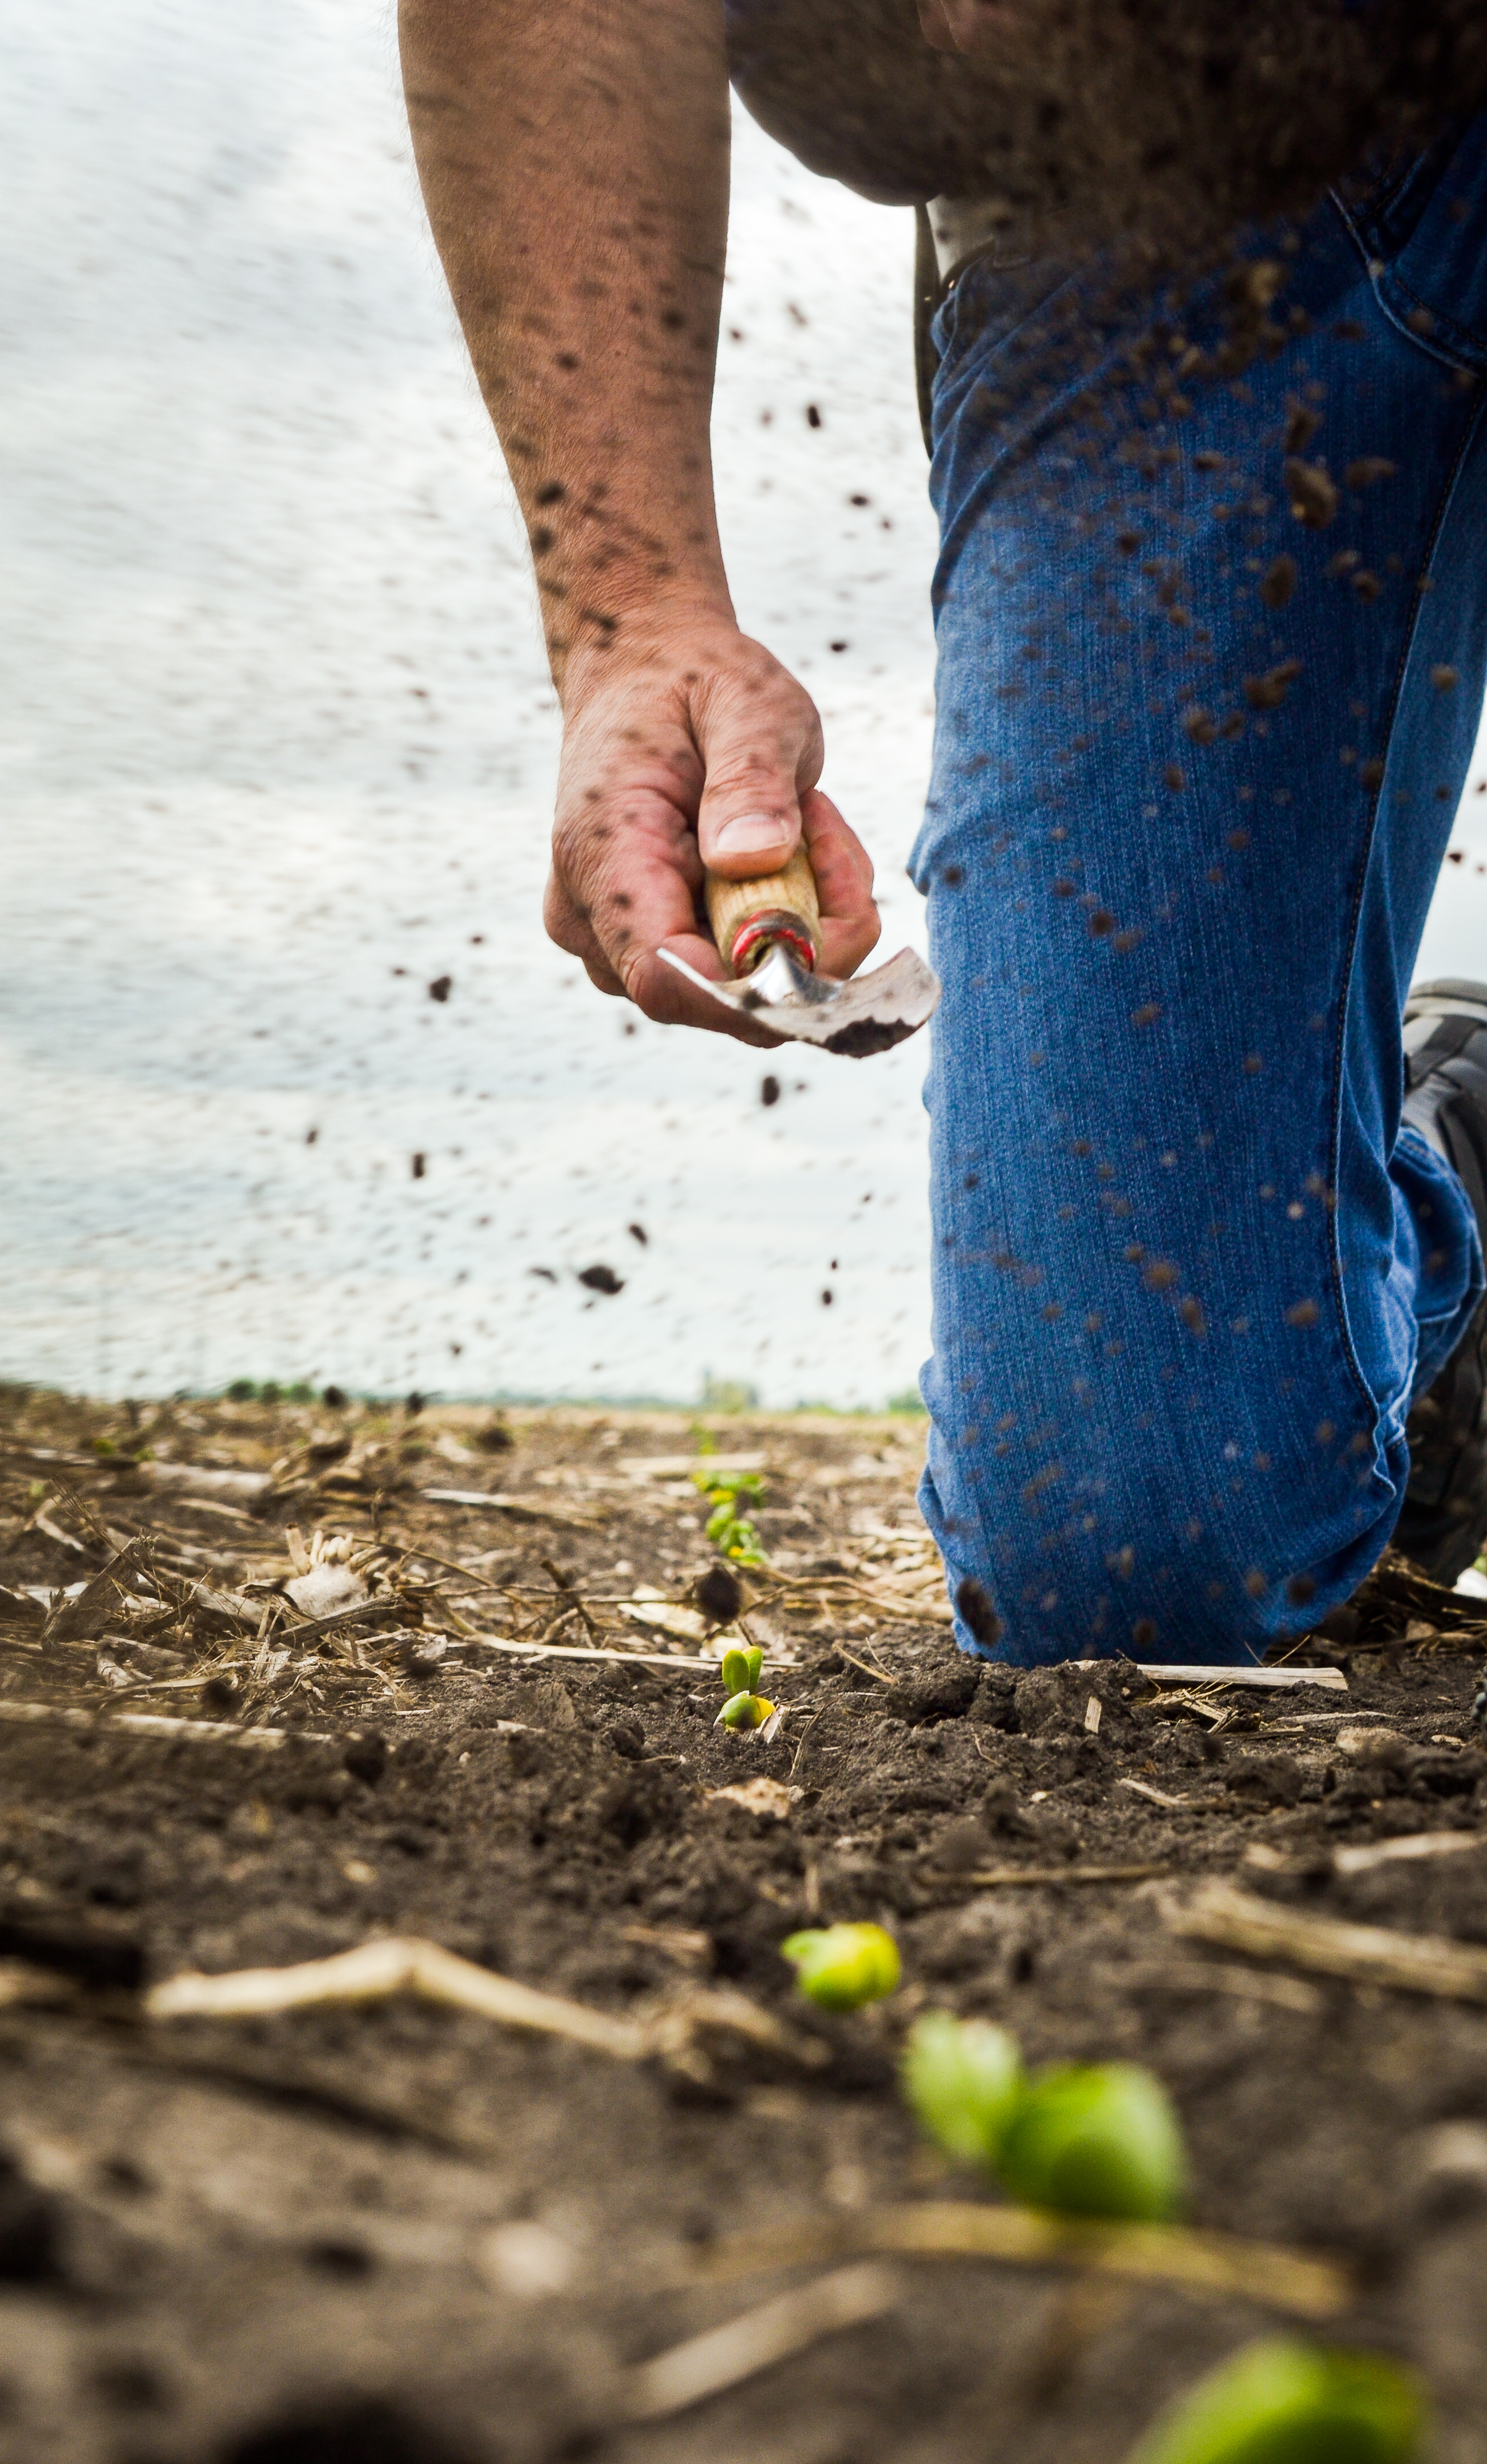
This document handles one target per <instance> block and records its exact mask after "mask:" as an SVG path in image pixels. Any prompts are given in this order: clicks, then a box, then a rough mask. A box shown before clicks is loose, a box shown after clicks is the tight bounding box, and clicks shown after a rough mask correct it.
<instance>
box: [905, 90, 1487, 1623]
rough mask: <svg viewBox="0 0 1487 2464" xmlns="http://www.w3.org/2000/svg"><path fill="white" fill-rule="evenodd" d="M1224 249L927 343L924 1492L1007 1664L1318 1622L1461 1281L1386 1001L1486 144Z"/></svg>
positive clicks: (1419, 883) (1460, 1292) (1448, 608)
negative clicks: (932, 693)
mask: <svg viewBox="0 0 1487 2464" xmlns="http://www.w3.org/2000/svg"><path fill="white" fill-rule="evenodd" d="M1244 256H1245V260H1246V262H1247V265H1248V267H1249V269H1250V270H1249V271H1248V273H1246V274H1244V275H1242V276H1237V275H1234V274H1233V273H1232V272H1231V273H1230V275H1228V276H1226V277H1224V278H1218V277H1215V279H1214V280H1213V281H1212V282H1211V283H1210V284H1208V285H1206V286H1205V287H1204V288H1202V289H1200V290H1199V291H1198V292H1197V293H1196V295H1195V296H1193V297H1190V298H1188V299H1187V300H1185V301H1183V302H1181V303H1176V302H1174V301H1173V300H1171V299H1170V298H1159V299H1155V300H1154V299H1151V298H1149V297H1148V298H1146V299H1145V300H1140V299H1133V298H1132V297H1130V296H1129V295H1126V296H1123V297H1121V296H1118V294H1117V289H1116V281H1115V277H1114V275H1112V273H1111V272H1110V270H1109V268H1107V267H1103V266H1101V265H1098V264H1096V265H1092V264H1089V263H1085V264H1082V265H1076V266H1069V265H1055V264H1046V263H1045V264H1042V265H1023V266H1020V267H1015V266H1007V265H1001V266H998V265H995V264H992V263H990V262H988V261H987V260H981V261H978V262H977V263H975V264H973V265H972V266H971V268H970V269H969V271H968V272H966V273H965V274H964V275H962V276H961V277H960V279H959V281H958V282H957V283H956V285H955V287H954V289H953V290H952V291H951V293H950V295H949V297H948V298H947V299H946V301H945V302H944V305H943V307H942V309H941V311H940V315H939V318H938V320H937V324H936V329H935V340H936V345H937V348H938V350H939V352H940V355H941V358H940V367H939V373H938V377H937V380H936V386H935V405H934V436H935V443H934V459H933V476H932V492H933V496H934V501H935V505H936V509H937V511H938V514H939V517H940V524H941V553H940V560H939V565H938V569H937V580H936V627H937V640H938V650H939V686H938V692H939V709H938V719H937V726H936V738H935V762H934V775H933V781H932V787H931V794H930V799H929V805H928V811H927V816H926V819H925V823H924V826H923V829H922V831H921V836H920V839H919V842H918V845H917V847H916V849H915V853H914V859H913V863H912V866H911V869H912V871H913V873H914V876H915V879H916V881H917V883H918V884H919V887H920V888H921V890H922V891H924V892H925V893H926V895H927V898H928V902H929V919H930V936H931V953H932V956H933V958H934V963H935V965H936V966H937V967H938V969H939V971H940V973H941V975H942V977H943V981H944V1000H943V1006H942V1008H941V1011H940V1014H939V1017H938V1018H937V1020H936V1023H935V1031H934V1041H933V1047H932V1054H931V1063H930V1074H929V1081H928V1087H927V1089H926V1102H927V1104H928V1107H929V1111H930V1114H931V1120H932V1139H931V1153H932V1173H933V1209H934V1242H935V1255H934V1307H935V1325H934V1343H935V1352H934V1358H933V1360H932V1361H931V1363H930V1364H929V1366H928V1368H927V1370H926V1372H925V1376H924V1394H925V1399H926V1401H927V1402H928V1405H929V1408H930V1412H931V1416H932V1426H931V1433H930V1441H929V1458H928V1468H927V1470H926V1473H925V1477H924V1482H923V1486H922V1490H921V1504H922V1506H923V1509H924V1513H925V1515H926V1518H927V1520H928V1522H929V1525H930V1528H931V1529H932V1530H933V1532H934V1534H935V1537H936V1539H937V1540H938V1541H939V1543H940V1546H941V1548H942V1550H943V1553H944V1558H945V1562H946V1566H947V1568H948V1570H949V1577H950V1588H951V1593H952V1595H961V1598H962V1601H963V1602H964V1604H965V1606H966V1607H967V1608H968V1609H969V1611H970V1615H969V1618H968V1621H967V1617H966V1616H965V1615H961V1616H958V1619H957V1639H958V1640H959V1641H960V1643H961V1646H962V1648H963V1649H966V1650H974V1649H978V1648H979V1649H987V1650H989V1651H990V1652H991V1653H992V1656H994V1657H997V1658H1001V1659H1005V1660H1010V1661H1016V1662H1018V1663H1021V1664H1032V1663H1037V1662H1042V1661H1054V1660H1063V1659H1082V1658H1086V1657H1092V1656H1098V1655H1100V1654H1107V1653H1116V1652H1121V1651H1123V1652H1127V1653H1129V1654H1131V1656H1132V1657H1134V1658H1136V1659H1140V1660H1146V1661H1161V1660H1164V1659H1165V1660H1203V1661H1230V1662H1233V1661H1251V1660H1254V1659H1256V1658H1259V1657H1261V1656H1262V1655H1263V1654H1264V1653H1265V1651H1266V1650H1267V1649H1268V1648H1269V1647H1270V1646H1271V1645H1273V1644H1275V1643H1276V1642H1277V1641H1278V1640H1283V1639H1287V1638H1288V1637H1293V1636H1296V1635H1298V1634H1300V1633H1303V1632H1305V1631H1307V1630H1308V1629H1309V1628H1310V1627H1312V1626H1313V1625H1315V1624H1316V1623H1317V1622H1318V1621H1319V1619H1320V1618H1321V1617H1322V1616H1323V1615H1324V1614H1325V1612H1326V1611H1327V1610H1328V1609H1330V1608H1332V1607H1334V1606H1335V1605H1337V1604H1338V1603H1339V1602H1341V1601H1342V1600H1343V1599H1345V1598H1346V1596H1347V1595H1348V1594H1349V1593H1350V1592H1351V1591H1352V1590H1353V1589H1354V1587H1355V1586H1356V1584H1357V1583H1358V1582H1359V1581H1361V1579H1362V1577H1363V1576H1364V1575H1365V1573H1367V1571H1368V1569H1369V1567H1370V1566H1371V1565H1372V1564H1373V1562H1374V1560H1375V1559H1376V1558H1377V1557H1378V1555H1379V1553H1380V1551H1382V1550H1383V1548H1384V1547H1385V1545H1386V1543H1387V1540H1388V1537H1389V1534H1390V1531H1391V1530H1392V1529H1393V1526H1394V1522H1395V1518H1396V1516H1397V1514H1398V1511H1399V1507H1400V1504H1401V1501H1402V1498H1403V1494H1404V1486H1405V1482H1406V1479H1407V1477H1408V1473H1409V1454H1408V1448H1407V1445H1406V1441H1405V1420H1406V1416H1407V1414H1408V1411H1409V1403H1410V1398H1411V1396H1412V1394H1413V1393H1414V1392H1415V1391H1416V1390H1417V1389H1418V1390H1419V1391H1420V1392H1422V1393H1423V1392H1424V1390H1425V1388H1426V1386H1427V1385H1429V1384H1430V1382H1431V1381H1432V1379H1433V1377H1434V1376H1435V1375H1436V1374H1437V1372H1438V1371H1439V1369H1440V1368H1441V1367H1442V1366H1443V1364H1444V1362H1445V1361H1446V1359H1447V1358H1448V1357H1449V1355H1450V1353H1451V1351H1452V1349H1453V1348H1454V1344H1455V1343H1456V1341H1457V1340H1458V1339H1459V1337H1460V1336H1461V1334H1462V1333H1463V1332H1464V1331H1465V1329H1466V1326H1467V1323H1468V1321H1469V1319H1470V1317H1471V1316H1472V1314H1473V1312H1474V1310H1475V1309H1476V1304H1477V1301H1478V1300H1479V1298H1480V1296H1481V1293H1482V1289H1483V1269H1482V1256H1481V1248H1480V1244H1479V1242H1478V1238H1477V1232H1476V1224H1475V1222H1474V1221H1473V1217H1472V1211H1471V1207H1470V1204H1469V1202H1468V1199H1467V1197H1466V1194H1465V1192H1464V1190H1463V1189H1462V1187H1461V1185H1460V1183H1459V1181H1458V1180H1457V1179H1456V1178H1455V1176H1454V1174H1453V1173H1452V1172H1451V1171H1450V1169H1449V1168H1448V1167H1447V1166H1446V1165H1445V1164H1444V1163H1443V1162H1442V1161H1441V1160H1440V1158H1439V1157H1438V1156H1437V1155H1435V1154H1434V1153H1433V1152H1432V1150H1431V1149H1430V1148H1429V1147H1428V1146H1427V1145H1426V1144H1425V1142H1424V1140H1423V1139H1422V1138H1421V1137H1420V1136H1419V1135H1418V1134H1417V1133H1415V1132H1413V1131H1412V1130H1409V1129H1404V1130H1402V1129H1401V1126H1400V1106H1401V1098H1402V1089H1403V1067H1402V1056H1401V1042H1400V1020H1401V1010H1402V1007H1403V1004H1404V1000H1405V996H1406V993H1407V991H1408V988H1409V975H1410V968H1411V965H1412V962H1413V959H1414V955H1415V952H1416V950H1417V948H1418V945H1419V939H1420V934H1421V930H1422V928H1423V925H1424V920H1425V914H1426V910H1427V907H1428V905H1429V903H1430V899H1431V896H1432V891H1433V889H1434V885H1435V880H1436V875H1437V872H1438V870H1439V869H1440V865H1441V861H1442V857H1443V855H1444V851H1445V847H1446V843H1447V838H1448V835H1449V831H1450V828H1451V824H1452V820H1453V816H1454V811H1455V806H1456V802H1457V799H1458V797H1459V795H1460V793H1461V790H1462V787H1463V784H1464V782H1465V779H1466V773H1467V767H1468V763H1469V760H1470V759H1471V754H1472V749H1473V744H1474V740H1475V737H1476V725H1477V718H1478V715H1479V712H1480V709H1481V704H1482V693H1483V684H1484V670H1487V386H1484V385H1483V384H1482V382H1481V378H1482V373H1483V371H1484V370H1487V121H1477V122H1475V123H1473V124H1472V125H1471V126H1470V127H1469V128H1467V129H1466V130H1465V132H1464V134H1463V133H1459V132H1458V133H1457V135H1456V137H1454V139H1453V140H1452V141H1451V142H1450V143H1446V144H1443V145H1442V146H1440V147H1438V148H1437V149H1435V151H1434V152H1433V153H1432V154H1431V155H1430V156H1428V157H1426V158H1423V159H1422V160H1421V161H1420V162H1418V163H1417V164H1416V165H1413V166H1412V167H1411V168H1410V170H1409V173H1408V174H1407V175H1406V176H1404V177H1402V178H1401V177H1399V176H1395V177H1394V178H1392V179H1391V180H1390V181H1388V182H1386V183H1383V184H1381V185H1380V186H1379V187H1377V188H1376V189H1375V190H1374V191H1373V192H1372V193H1371V194H1367V193H1362V192H1361V193H1360V196H1359V198H1358V199H1356V200H1354V201H1353V202H1352V203H1351V204H1344V203H1343V202H1342V201H1341V200H1340V199H1337V198H1332V199H1329V200H1328V201H1327V203H1326V204H1325V205H1324V206H1323V207H1322V208H1321V209H1319V211H1318V212H1317V213H1316V214H1315V215H1314V216H1313V217H1312V218H1311V220H1310V221H1309V222H1308V223H1307V224H1306V225H1305V226H1304V227H1302V228H1301V229H1300V230H1298V231H1279V232H1268V233H1265V234H1256V235H1251V236H1250V237H1249V238H1247V240H1246V241H1245V243H1244ZM1267 268H1273V269H1275V271H1269V272H1268V271H1267V270H1266V269H1267ZM1282 273H1283V275H1284V279H1283V282H1282V284H1281V287H1280V288H1279V290H1278V292H1277V293H1276V296H1275V297H1273V298H1271V297H1269V294H1270V291H1271V288H1272V286H1273V284H1274V283H1275V282H1276V279H1277V278H1278V276H1279V275H1280V274H1282ZM1194 351H1196V352H1198V353H1199V354H1201V355H1202V356H1200V357H1199V358H1198V359H1197V360H1196V361H1194V360H1193V358H1192V356H1191V355H1192V353H1193V352H1194ZM1288 429H1289V434H1288V433H1287V431H1288ZM1288 455H1289V456H1291V461H1290V463H1289V465H1287V464H1286V457H1287V456H1288ZM1302 465H1304V466H1306V467H1305V468H1304V469H1302V468H1301V467H1300V466H1302ZM1283 466H1285V467H1283ZM1293 500H1294V501H1295V502H1297V503H1298V504H1300V505H1301V506H1302V508H1303V511H1304V512H1305V514H1306V516H1307V518H1306V519H1304V520H1303V519H1300V518H1298V517H1297V516H1296V515H1295V514H1294V513H1293V510H1292V503H1293ZM1483 973H1484V974H1487V967H1484V969H1483ZM967 1583H969V1584H970V1585H971V1586H972V1588H969V1589H965V1588H963V1587H965V1586H966V1585H967ZM976 1586H979V1590H977V1589H976V1588H974V1587H976ZM998 1628H999V1630H998Z"/></svg>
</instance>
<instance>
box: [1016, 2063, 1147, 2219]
mask: <svg viewBox="0 0 1487 2464" xmlns="http://www.w3.org/2000/svg"><path fill="white" fill-rule="evenodd" d="M996 2169H997V2171H998V2173H999V2174H1000V2175H1001V2178H1002V2180H1003V2182H1004V2184H1005V2185H1006V2187H1007V2189H1009V2190H1010V2192H1011V2194H1012V2196H1013V2198H1014V2199H1022V2200H1024V2201H1026V2203H1027V2205H1028V2206H1029V2207H1033V2208H1055V2209H1059V2210H1062V2211H1063V2212H1064V2213H1065V2214H1068V2215H1076V2216H1124V2217H1128V2218H1131V2219H1134V2220H1136V2221H1138V2222H1143V2223H1152V2224H1156V2223H1163V2222H1165V2220H1166V2219H1167V2218H1168V2217H1170V2216H1174V2215H1175V2214H1176V2213H1177V2211H1178V2210H1179V2209H1180V2208H1181V2206H1182V2204H1183V2197H1184V2192H1185V2190H1186V2189H1187V2155H1186V2151H1185V2149H1184V2146H1183V2134H1182V2128H1181V2125H1180V2124H1179V2123H1178V2119H1177V2116H1176V2114H1175V2113H1174V2111H1173V2110H1172V2103H1171V2099H1170V2098H1169V2097H1168V2095H1167V2092H1166V2090H1165V2087H1164V2086H1163V2084H1162V2082H1161V2080H1160V2079H1156V2078H1154V2077H1153V2075H1152V2073H1151V2072H1150V2071H1147V2070H1143V2069H1142V2068H1141V2067H1140V2066H1139V2064H1137V2063H1135V2062H1105V2063H1100V2064H1097V2065H1093V2066H1091V2067H1088V2068H1086V2067H1084V2066H1083V2065H1082V2064H1077V2063H1069V2064H1066V2065H1061V2066H1059V2067H1058V2068H1056V2069H1054V2070H1048V2071H1045V2072H1043V2074H1042V2076H1041V2077H1040V2078H1037V2079H1032V2081H1031V2082H1030V2083H1029V2085H1028V2086H1027V2087H1025V2088H1024V2089H1023V2091H1022V2093H1021V2095H1020V2096H1019V2097H1018V2098H1017V2100H1016V2101H1015V2103H1014V2105H1013V2107H1012V2111H1011V2113H1010V2117H1009V2120H1008V2123H1007V2126H1006V2128H1005V2130H1004V2131H1003V2133H1002V2140H1001V2145H1000V2147H999V2148H998V2150H997V2155H996Z"/></svg>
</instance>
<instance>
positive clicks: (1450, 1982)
mask: <svg viewBox="0 0 1487 2464" xmlns="http://www.w3.org/2000/svg"><path fill="white" fill-rule="evenodd" d="M1165 1918H1166V1923H1167V1925H1169V1926H1170V1927H1171V1929H1172V1931H1173V1932H1174V1933H1178V1934H1183V1935H1186V1936H1187V1937H1188V1938H1189V1939H1190V1940H1193V1941H1196V1942H1216V1943H1220V1944H1222V1945H1223V1946H1224V1947H1225V1948H1226V1949H1229V1950H1242V1951H1247V1952H1248V1953H1249V1954H1250V1956H1251V1957H1252V1958H1254V1959H1286V1960H1290V1961H1291V1962H1292V1964H1293V1965H1294V1966H1295V1967H1297V1968H1307V1969H1315V1970H1316V1971H1318V1972H1319V1973H1320V1974H1321V1975H1323V1976H1345V1977H1348V1978H1350V1979H1351V1980H1352V1981H1353V1982H1354V1983H1356V1984H1367V1985H1388V1986H1393V1987H1394V1988H1396V1989H1397V1990H1398V1991H1402V1992H1406V1993H1435V1994H1439V1995H1441V1996H1443V1997H1444V1998H1445V1999H1447V2000H1451V2001H1457V2002H1487V1950H1484V1949H1480V1948H1478V1947H1477V1946H1476V1944H1475V1943H1465V1942H1453V1941H1451V1940H1450V1939H1448V1938H1445V1937H1441V1936H1437V1935H1432V1934H1420V1933H1395V1932H1393V1931H1392V1930H1391V1929H1390V1928H1388V1927H1387V1926H1384V1925H1349V1924H1347V1923H1345V1922H1344V1921H1343V1920H1342V1919H1340V1918H1337V1917H1317V1916H1304V1915H1302V1914H1301V1912H1300V1911H1299V1910H1298V1909H1296V1908H1286V1907H1281V1906H1279V1905H1277V1904H1276V1902H1275V1901H1273V1900H1262V1899H1259V1898H1257V1897H1256V1896H1255V1895H1254V1893H1253V1892H1250V1891H1241V1890H1236V1889H1235V1887H1234V1885H1233V1884H1232V1882H1208V1883H1205V1884H1204V1885H1202V1887H1201V1888H1200V1889H1198V1890H1197V1891H1195V1892H1194V1893H1193V1895H1192V1897H1191V1898H1190V1899H1189V1900H1187V1901H1185V1902H1181V1903H1173V1904H1172V1905H1171V1906H1169V1907H1168V1908H1167V1909H1166V1910H1165Z"/></svg>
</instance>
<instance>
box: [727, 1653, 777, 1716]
mask: <svg viewBox="0 0 1487 2464" xmlns="http://www.w3.org/2000/svg"><path fill="white" fill-rule="evenodd" d="M764 1664H765V1655H764V1653H763V1652H762V1651H761V1650H760V1648H759V1646H758V1644H757V1643H752V1644H750V1646H749V1648H748V1650H747V1651H741V1650H740V1649H739V1648H738V1646H737V1644H735V1646H734V1648H733V1649H732V1650H731V1651H725V1652H724V1653H723V1655H722V1690H723V1697H724V1700H723V1706H722V1709H721V1711H720V1712H719V1714H718V1717H717V1719H716V1720H715V1721H714V1722H713V1726H714V1727H715V1728H762V1727H764V1725H765V1722H766V1720H772V1719H773V1717H774V1705H773V1704H772V1703H771V1702H770V1700H769V1698H768V1696H767V1694H761V1693H760V1692H759V1690H758V1688H759V1679H760V1674H761V1671H762V1670H763V1668H764Z"/></svg>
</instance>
